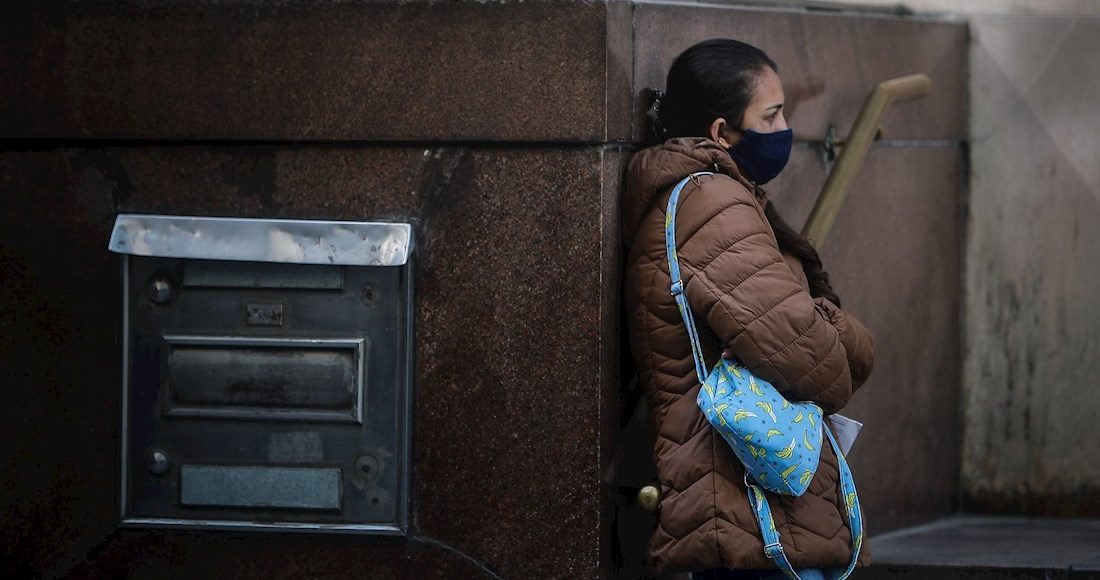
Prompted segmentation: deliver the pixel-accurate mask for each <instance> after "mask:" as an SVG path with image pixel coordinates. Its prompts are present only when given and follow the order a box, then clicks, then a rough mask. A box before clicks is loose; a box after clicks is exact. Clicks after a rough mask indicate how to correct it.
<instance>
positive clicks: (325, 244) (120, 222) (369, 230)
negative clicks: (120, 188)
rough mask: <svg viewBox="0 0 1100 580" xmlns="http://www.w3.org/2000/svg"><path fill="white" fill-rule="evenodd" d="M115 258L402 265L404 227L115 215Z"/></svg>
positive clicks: (407, 241)
mask: <svg viewBox="0 0 1100 580" xmlns="http://www.w3.org/2000/svg"><path fill="white" fill-rule="evenodd" d="M108 248H109V249H110V250H111V251H112V252H116V253H119V254H129V255H133V256H150V257H161V258H195V259H203V260H235V261H248V262H279V263H292V264H325V265H343V266H404V265H405V263H406V262H408V259H409V252H410V251H411V250H412V226H411V225H410V224H407V223H388V222H348V221H324V220H284V219H255V218H227V217H196V216H170V215H146V214H119V215H118V217H117V218H115V226H114V230H113V231H112V232H111V241H110V243H109V245H108Z"/></svg>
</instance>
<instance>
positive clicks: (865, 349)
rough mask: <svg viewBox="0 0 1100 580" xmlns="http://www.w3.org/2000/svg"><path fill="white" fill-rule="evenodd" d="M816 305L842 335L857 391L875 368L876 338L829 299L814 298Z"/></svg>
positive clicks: (841, 338)
mask: <svg viewBox="0 0 1100 580" xmlns="http://www.w3.org/2000/svg"><path fill="white" fill-rule="evenodd" d="M814 304H816V305H817V307H818V310H819V311H820V312H821V314H822V315H823V316H825V318H826V319H828V320H829V322H831V323H832V325H833V326H834V327H836V329H837V332H839V333H840V343H841V344H843V345H844V351H845V353H846V354H847V355H848V369H849V370H850V371H851V375H852V391H855V390H856V389H858V388H859V387H861V386H862V385H863V383H865V382H867V378H868V377H870V376H871V369H873V368H874V366H875V337H874V335H872V334H871V331H869V330H867V327H866V326H863V324H862V323H861V322H860V321H859V320H858V319H857V318H856V317H855V316H852V314H851V313H850V312H848V311H847V310H842V309H840V308H838V307H837V306H836V305H835V304H833V303H832V302H830V301H829V299H828V298H824V297H818V298H814Z"/></svg>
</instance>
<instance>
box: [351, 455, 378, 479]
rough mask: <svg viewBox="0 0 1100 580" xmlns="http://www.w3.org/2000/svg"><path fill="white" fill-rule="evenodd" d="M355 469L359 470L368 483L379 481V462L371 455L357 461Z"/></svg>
mask: <svg viewBox="0 0 1100 580" xmlns="http://www.w3.org/2000/svg"><path fill="white" fill-rule="evenodd" d="M355 469H357V470H359V473H361V474H362V475H363V478H364V479H366V480H368V481H370V480H374V479H378V460H377V459H375V458H374V457H372V456H370V455H363V456H361V457H360V458H359V459H356V460H355Z"/></svg>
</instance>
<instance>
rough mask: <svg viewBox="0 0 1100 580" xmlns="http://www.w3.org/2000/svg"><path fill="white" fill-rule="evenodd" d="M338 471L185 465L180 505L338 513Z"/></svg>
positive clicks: (253, 466) (315, 468)
mask: <svg viewBox="0 0 1100 580" xmlns="http://www.w3.org/2000/svg"><path fill="white" fill-rule="evenodd" d="M342 479H343V478H342V474H341V473H340V470H339V469H332V468H324V467H264V466H255V465H250V466H236V465H184V466H183V467H182V468H181V469H180V503H181V504H183V505H185V506H192V507H233V508H273V509H296V510H324V511H339V510H340V495H341V493H340V492H341V487H342V481H341V480H342Z"/></svg>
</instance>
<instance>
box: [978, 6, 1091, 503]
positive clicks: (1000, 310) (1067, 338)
mask: <svg viewBox="0 0 1100 580" xmlns="http://www.w3.org/2000/svg"><path fill="white" fill-rule="evenodd" d="M972 38H973V44H972V46H971V50H970V55H971V56H970V58H971V62H972V69H971V70H972V73H971V90H972V95H973V96H972V101H971V111H972V112H971V122H970V124H971V133H972V135H973V148H972V151H971V157H972V160H973V163H972V187H971V196H970V204H969V211H968V213H967V215H968V222H967V237H966V239H967V244H966V264H967V266H966V271H967V275H966V294H965V295H966V312H967V319H966V337H967V338H966V342H965V345H966V350H965V359H964V360H965V367H964V368H965V373H964V384H965V386H966V388H965V393H966V395H967V397H966V425H965V427H966V429H965V441H966V445H965V447H964V455H963V457H964V461H963V472H962V473H963V485H964V488H965V491H966V493H967V494H968V496H969V497H970V500H971V501H970V505H971V506H972V507H974V508H983V507H985V508H990V509H997V510H1006V511H1018V510H1022V511H1026V512H1036V513H1055V514H1061V513H1065V514H1078V515H1084V514H1091V515H1100V463H1097V461H1096V458H1097V457H1100V421H1097V415H1096V413H1097V410H1100V390H1098V389H1096V388H1094V386H1095V384H1096V382H1097V377H1100V356H1098V355H1100V308H1097V305H1096V303H1095V301H1096V298H1097V297H1098V296H1100V166H1098V164H1097V152H1098V151H1100V134H1098V132H1097V130H1096V129H1097V127H1100V60H1097V58H1096V54H1097V52H1098V51H1100V14H1098V15H1097V16H1092V17H1083V16H1079V17H1075V18H1068V17H1044V18H1025V17H1019V16H982V17H978V18H975V19H973V20H972Z"/></svg>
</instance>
